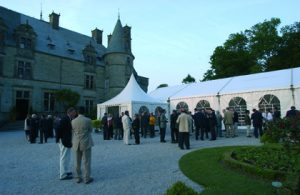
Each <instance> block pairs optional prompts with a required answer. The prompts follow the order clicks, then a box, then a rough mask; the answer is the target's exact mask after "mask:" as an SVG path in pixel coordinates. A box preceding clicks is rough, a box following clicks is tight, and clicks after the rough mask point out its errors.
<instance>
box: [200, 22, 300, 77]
mask: <svg viewBox="0 0 300 195" xmlns="http://www.w3.org/2000/svg"><path fill="white" fill-rule="evenodd" d="M279 24H280V19H278V18H272V19H271V20H269V21H268V20H265V21H264V22H262V23H258V24H256V25H254V26H252V27H251V28H250V29H249V30H245V31H244V32H240V33H235V34H231V35H229V38H228V39H227V40H226V41H225V43H224V44H223V46H218V47H216V49H215V50H214V53H213V55H212V56H211V57H210V64H211V67H210V69H209V70H207V72H206V73H204V75H203V81H206V80H212V79H219V78H225V77H231V76H237V75H245V74H251V73H257V72H264V71H271V70H280V69H284V68H289V67H298V66H300V47H299V45H300V23H299V22H296V23H295V24H293V25H290V26H285V27H283V28H281V33H282V36H280V35H279V33H278V26H279Z"/></svg>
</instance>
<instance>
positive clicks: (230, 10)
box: [0, 0, 300, 91]
mask: <svg viewBox="0 0 300 195" xmlns="http://www.w3.org/2000/svg"><path fill="white" fill-rule="evenodd" d="M0 5H1V6H4V7H6V8H8V9H11V10H14V11H17V12H21V13H23V14H25V15H28V16H32V17H35V18H40V10H41V7H42V11H43V19H44V20H46V21H49V18H48V15H49V14H50V13H51V12H52V11H54V12H56V13H60V26H62V27H64V28H67V29H71V30H73V31H76V32H79V33H82V34H86V35H89V36H91V30H93V29H95V27H97V28H98V29H101V30H103V44H104V46H107V35H108V34H110V33H112V31H113V29H114V26H115V24H116V22H117V19H118V10H120V18H121V23H122V25H123V26H124V25H126V24H127V25H128V26H131V27H132V29H131V33H132V35H131V36H132V52H133V54H134V56H135V61H134V67H135V69H136V70H137V72H138V74H139V75H141V76H145V77H148V78H149V88H148V89H149V91H152V90H154V89H155V88H156V87H157V86H158V85H159V84H162V83H166V84H168V85H169V86H173V85H180V84H181V81H182V79H183V78H184V77H186V76H187V74H190V75H191V76H193V77H194V78H195V79H196V81H198V82H199V80H200V79H202V77H203V74H204V73H205V72H206V71H207V70H208V69H209V68H210V64H209V60H210V56H211V55H212V54H213V51H214V49H215V48H216V47H217V46H220V45H222V44H223V43H224V42H225V41H226V39H227V38H228V36H229V35H230V34H232V33H237V32H241V31H244V30H245V29H250V28H251V27H252V26H253V25H255V24H257V23H259V22H263V21H264V20H270V19H271V18H272V17H277V18H280V19H281V26H283V25H290V24H293V23H294V22H296V21H298V22H299V21H300V15H299V7H300V0H148V1H146V0H0ZM41 5H42V6H41Z"/></svg>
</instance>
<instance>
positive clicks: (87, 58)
mask: <svg viewBox="0 0 300 195" xmlns="http://www.w3.org/2000/svg"><path fill="white" fill-rule="evenodd" d="M85 58H86V59H85V60H86V62H87V63H88V64H94V61H95V60H94V57H93V56H91V55H86V57H85Z"/></svg>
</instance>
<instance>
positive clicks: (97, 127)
mask: <svg viewBox="0 0 300 195" xmlns="http://www.w3.org/2000/svg"><path fill="white" fill-rule="evenodd" d="M92 127H93V128H94V129H95V132H96V133H98V132H100V127H101V121H100V120H92Z"/></svg>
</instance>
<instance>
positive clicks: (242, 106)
mask: <svg viewBox="0 0 300 195" xmlns="http://www.w3.org/2000/svg"><path fill="white" fill-rule="evenodd" d="M229 107H230V108H232V109H234V110H235V111H236V112H237V113H238V120H239V123H238V125H245V115H246V110H247V103H246V101H245V100H244V99H243V98H241V97H234V98H232V99H231V100H230V101H229Z"/></svg>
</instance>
